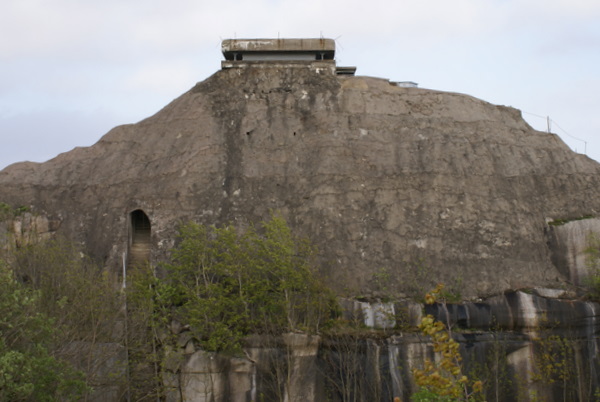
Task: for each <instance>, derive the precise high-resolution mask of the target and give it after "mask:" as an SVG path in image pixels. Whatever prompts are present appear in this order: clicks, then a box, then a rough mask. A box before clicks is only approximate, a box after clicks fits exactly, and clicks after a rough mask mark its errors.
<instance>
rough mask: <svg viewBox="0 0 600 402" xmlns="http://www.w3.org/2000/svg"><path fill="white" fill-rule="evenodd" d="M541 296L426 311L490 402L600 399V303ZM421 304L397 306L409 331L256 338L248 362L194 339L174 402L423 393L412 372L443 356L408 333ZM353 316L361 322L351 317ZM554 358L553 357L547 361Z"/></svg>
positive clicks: (173, 377)
mask: <svg viewBox="0 0 600 402" xmlns="http://www.w3.org/2000/svg"><path fill="white" fill-rule="evenodd" d="M536 292H537V293H548V290H547V289H540V290H538V291H533V292H532V293H525V292H520V291H519V292H510V293H506V294H504V295H499V296H495V297H492V298H490V299H487V300H484V301H481V302H478V303H464V304H447V305H445V304H435V305H431V306H427V307H426V308H425V312H426V313H427V314H432V315H434V316H435V317H436V318H437V319H439V320H442V321H444V322H446V323H449V324H450V326H451V327H452V328H453V338H454V339H455V340H456V341H458V342H459V344H460V352H461V355H462V356H463V363H464V373H466V374H468V375H470V376H475V377H477V378H479V379H481V380H483V381H484V382H485V388H486V390H487V394H486V397H487V400H495V401H515V400H517V401H534V400H544V401H562V400H565V398H566V400H578V401H592V400H595V399H594V398H595V396H594V395H595V393H596V392H598V390H600V388H599V387H600V357H599V353H598V352H599V351H600V349H599V347H600V343H599V340H598V335H599V334H600V322H599V321H598V317H599V314H600V305H599V304H598V303H592V302H585V301H572V300H564V299H557V298H547V297H542V296H539V295H538V294H536ZM363 303H364V302H363ZM379 307H381V305H380V306H379ZM414 307H415V304H414V303H412V302H401V303H396V304H395V306H394V308H395V309H396V311H397V314H396V315H395V318H394V320H399V321H398V322H397V323H398V324H401V325H404V326H405V327H406V328H407V330H405V331H403V332H399V331H398V330H392V329H385V327H387V326H389V321H388V320H389V318H387V319H386V320H384V321H383V322H382V323H383V324H384V328H380V329H379V331H376V332H373V331H372V330H371V331H369V330H363V331H362V333H357V332H356V331H354V332H352V331H349V332H348V333H346V334H343V333H339V334H337V335H336V336H334V337H327V336H326V337H318V336H308V335H303V334H287V335H284V336H283V338H267V337H260V336H255V337H252V338H251V339H249V340H248V344H247V347H246V348H245V357H233V358H230V357H225V356H220V355H218V354H214V353H207V352H204V351H201V350H196V349H195V348H190V347H189V344H187V343H186V344H185V345H181V347H182V350H184V353H183V354H182V356H183V363H182V364H181V366H180V369H179V370H178V371H174V372H171V373H169V378H170V380H169V384H170V386H171V391H170V392H169V393H168V397H167V400H169V401H180V400H186V401H239V402H242V401H244V402H246V401H247V402H250V401H256V400H285V401H324V400H329V401H349V400H352V401H374V400H381V401H383V400H388V401H391V400H393V399H394V397H399V398H401V400H409V398H410V395H411V394H412V393H413V392H414V391H415V390H416V389H417V387H416V385H415V383H414V380H413V376H412V369H414V368H422V366H423V363H424V360H425V359H429V360H432V361H434V360H435V359H436V355H435V353H434V352H433V348H432V346H431V344H430V343H429V340H428V338H427V337H424V336H422V335H421V334H420V333H416V332H414V330H413V331H410V330H408V325H409V323H410V322H414V321H418V319H419V317H420V314H421V313H419V312H418V311H417V310H416V309H415V308H414ZM421 307H422V306H421ZM373 308H375V309H376V310H377V309H378V307H377V306H372V307H370V308H364V309H360V310H354V312H355V313H357V314H358V315H355V316H354V319H362V320H364V323H365V324H368V323H369V322H372V316H371V315H370V314H369V313H367V314H364V311H369V309H373ZM389 308H390V307H389V306H388V307H387V308H386V310H385V311H389ZM361 311H362V312H361ZM400 312H402V313H400ZM348 314H350V316H348V318H350V319H352V311H349V312H348ZM361 314H362V315H361ZM179 328H181V327H179ZM190 342H192V340H190ZM548 353H550V354H552V359H551V360H550V361H545V360H543V359H544V357H543V356H545V354H548ZM547 364H551V365H553V367H554V368H555V369H556V371H554V372H552V373H550V374H548V373H546V374H544V372H543V371H542V370H541V368H542V366H545V365H547ZM561 370H562V371H561ZM561 375H562V376H563V377H562V379H561V378H560V376H561ZM563 379H564V381H563Z"/></svg>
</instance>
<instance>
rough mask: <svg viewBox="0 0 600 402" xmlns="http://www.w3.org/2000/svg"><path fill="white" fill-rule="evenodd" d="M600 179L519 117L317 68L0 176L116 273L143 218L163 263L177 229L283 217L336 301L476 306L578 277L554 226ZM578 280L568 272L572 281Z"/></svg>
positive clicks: (241, 85) (238, 74) (255, 71)
mask: <svg viewBox="0 0 600 402" xmlns="http://www.w3.org/2000/svg"><path fill="white" fill-rule="evenodd" d="M599 172H600V165H598V163H596V162H594V161H592V160H591V159H589V158H587V157H585V156H583V155H578V154H575V153H573V152H572V151H570V150H569V149H568V148H567V147H566V146H565V145H564V143H562V142H561V141H560V139H559V138H558V137H557V136H555V135H553V134H548V133H542V132H537V131H534V130H533V129H531V127H529V126H528V125H527V124H526V123H525V122H524V120H523V119H522V118H521V115H520V112H519V111H518V110H515V109H512V108H508V107H503V106H495V105H491V104H489V103H486V102H483V101H481V100H478V99H475V98H472V97H470V96H466V95H461V94H455V93H445V92H439V91H433V90H425V89H418V88H400V87H397V86H394V85H391V84H390V83H389V82H388V81H387V80H382V79H376V78H368V77H346V76H335V75H333V74H331V73H330V72H327V71H325V70H319V69H311V68H302V67H298V66H296V67H294V68H288V69H283V68H269V67H261V68H258V67H255V68H251V67H248V68H239V69H230V70H222V71H219V72H217V73H216V74H214V75H213V76H211V77H210V78H208V79H207V80H205V81H203V82H201V83H199V84H197V85H196V86H195V87H194V88H192V89H191V90H190V91H189V92H187V93H185V94H184V95H182V96H181V97H179V98H178V99H176V100H174V101H173V102H172V103H171V104H169V105H168V106H166V107H165V108H164V109H163V110H161V111H160V112H158V113H157V114H156V115H154V116H152V117H150V118H148V119H146V120H143V121H141V122H139V123H137V124H133V125H126V126H120V127H117V128H115V129H113V130H111V131H110V132H109V133H108V134H106V135H105V136H104V137H103V138H102V139H101V140H100V141H99V142H98V143H97V144H95V145H94V146H92V147H89V148H82V149H75V150H73V151H71V152H68V153H64V154H61V155H59V156H58V157H56V158H55V159H53V160H51V161H49V162H46V163H43V164H33V163H21V164H16V165H12V166H10V167H8V168H6V169H5V170H3V171H1V172H0V189H1V190H0V200H2V201H4V202H9V203H12V204H14V205H22V204H25V205H32V206H33V208H34V211H36V212H38V213H42V214H45V215H47V216H48V217H49V219H52V220H58V221H60V222H61V223H60V228H59V231H62V232H63V233H64V234H66V235H68V236H70V237H72V238H74V239H75V240H77V241H80V242H82V243H84V244H85V245H86V247H87V248H88V250H89V251H90V252H91V253H92V255H94V256H95V257H97V258H99V259H101V260H102V261H104V263H105V264H106V265H107V266H108V267H110V268H111V269H118V266H119V264H120V261H121V259H122V254H123V253H124V252H126V250H127V249H128V245H129V243H130V239H129V233H130V229H129V227H130V215H129V214H130V213H131V212H132V211H133V210H136V209H142V210H143V211H144V212H145V213H146V214H147V215H148V217H149V218H150V221H151V224H152V242H151V244H152V260H153V261H157V260H160V259H161V258H162V257H164V255H165V253H166V252H167V251H168V250H169V248H170V247H171V246H172V245H173V241H174V234H175V230H176V226H177V223H178V222H180V221H182V220H188V219H194V220H198V221H201V222H203V223H209V224H213V223H214V224H224V223H228V222H232V223H234V224H238V225H240V226H242V227H243V226H244V225H246V224H248V222H256V221H258V220H260V219H264V218H266V217H267V216H268V214H269V211H270V210H277V211H281V213H282V214H283V215H284V217H286V218H287V220H288V222H289V223H290V225H291V226H292V227H293V229H294V230H295V231H297V232H298V233H299V234H302V235H305V236H308V237H309V238H310V239H311V240H312V241H313V243H315V244H316V245H317V246H318V248H319V250H320V263H321V265H322V268H323V271H324V272H326V273H327V274H328V275H329V278H330V281H331V285H333V286H334V287H336V288H337V289H338V290H340V291H342V290H345V291H348V292H350V293H353V294H359V293H360V294H367V295H368V294H373V293H374V292H389V293H391V292H398V291H402V292H416V291H420V290H421V289H423V288H427V286H428V285H429V284H430V283H433V282H437V281H442V282H445V283H446V284H448V285H450V286H455V287H456V288H458V287H460V290H461V291H462V293H463V296H469V295H476V294H478V295H482V294H492V293H498V292H501V291H503V290H506V289H514V288H519V287H527V286H552V285H554V284H556V283H557V281H558V282H561V281H563V280H564V279H565V278H564V276H563V275H562V274H561V269H559V268H560V267H558V268H557V267H556V266H555V265H553V262H552V258H551V251H550V249H549V247H548V245H547V236H546V232H547V230H548V226H547V221H548V220H552V219H568V218H575V217H580V216H584V215H594V214H596V212H597V211H598V210H599V209H600V190H599V189H600V186H599V184H600V180H599V177H600V176H599V175H598V173H599ZM562 271H564V270H562Z"/></svg>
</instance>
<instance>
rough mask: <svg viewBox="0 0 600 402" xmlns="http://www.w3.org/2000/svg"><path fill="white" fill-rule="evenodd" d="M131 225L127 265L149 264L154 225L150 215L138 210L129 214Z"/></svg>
mask: <svg viewBox="0 0 600 402" xmlns="http://www.w3.org/2000/svg"><path fill="white" fill-rule="evenodd" d="M129 216H130V223H131V237H130V243H129V253H128V256H129V258H128V261H127V265H128V266H129V267H135V266H136V265H141V264H147V263H148V261H150V244H151V242H150V239H151V233H152V225H151V224H150V219H149V218H148V215H146V213H145V212H144V211H142V210H141V209H136V210H135V211H133V212H131V213H130V214H129Z"/></svg>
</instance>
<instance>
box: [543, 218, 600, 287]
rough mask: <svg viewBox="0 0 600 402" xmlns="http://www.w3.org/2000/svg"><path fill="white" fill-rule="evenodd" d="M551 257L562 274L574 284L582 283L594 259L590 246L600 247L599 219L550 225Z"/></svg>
mask: <svg viewBox="0 0 600 402" xmlns="http://www.w3.org/2000/svg"><path fill="white" fill-rule="evenodd" d="M549 237H550V242H551V249H552V251H553V253H552V259H553V261H554V263H555V265H556V266H557V267H560V268H561V270H562V273H563V275H565V276H566V277H568V278H569V280H570V281H571V282H573V283H574V284H576V285H584V284H585V281H586V278H587V277H588V276H589V275H590V273H591V272H590V268H593V267H595V266H597V265H598V263H600V261H594V260H593V259H594V254H593V253H592V254H591V253H589V252H588V250H589V249H590V248H593V247H595V248H596V249H598V247H600V219H597V218H594V219H581V220H575V221H572V222H567V223H565V224H564V225H557V226H552V227H551V230H550V232H549Z"/></svg>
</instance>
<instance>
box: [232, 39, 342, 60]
mask: <svg viewBox="0 0 600 402" xmlns="http://www.w3.org/2000/svg"><path fill="white" fill-rule="evenodd" d="M221 50H222V52H223V55H224V56H225V58H227V56H228V55H230V54H232V53H254V52H257V53H271V52H275V53H286V52H294V53H310V52H325V53H334V52H335V41H334V40H333V39H325V38H318V39H225V40H224V41H223V42H222V43H221Z"/></svg>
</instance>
